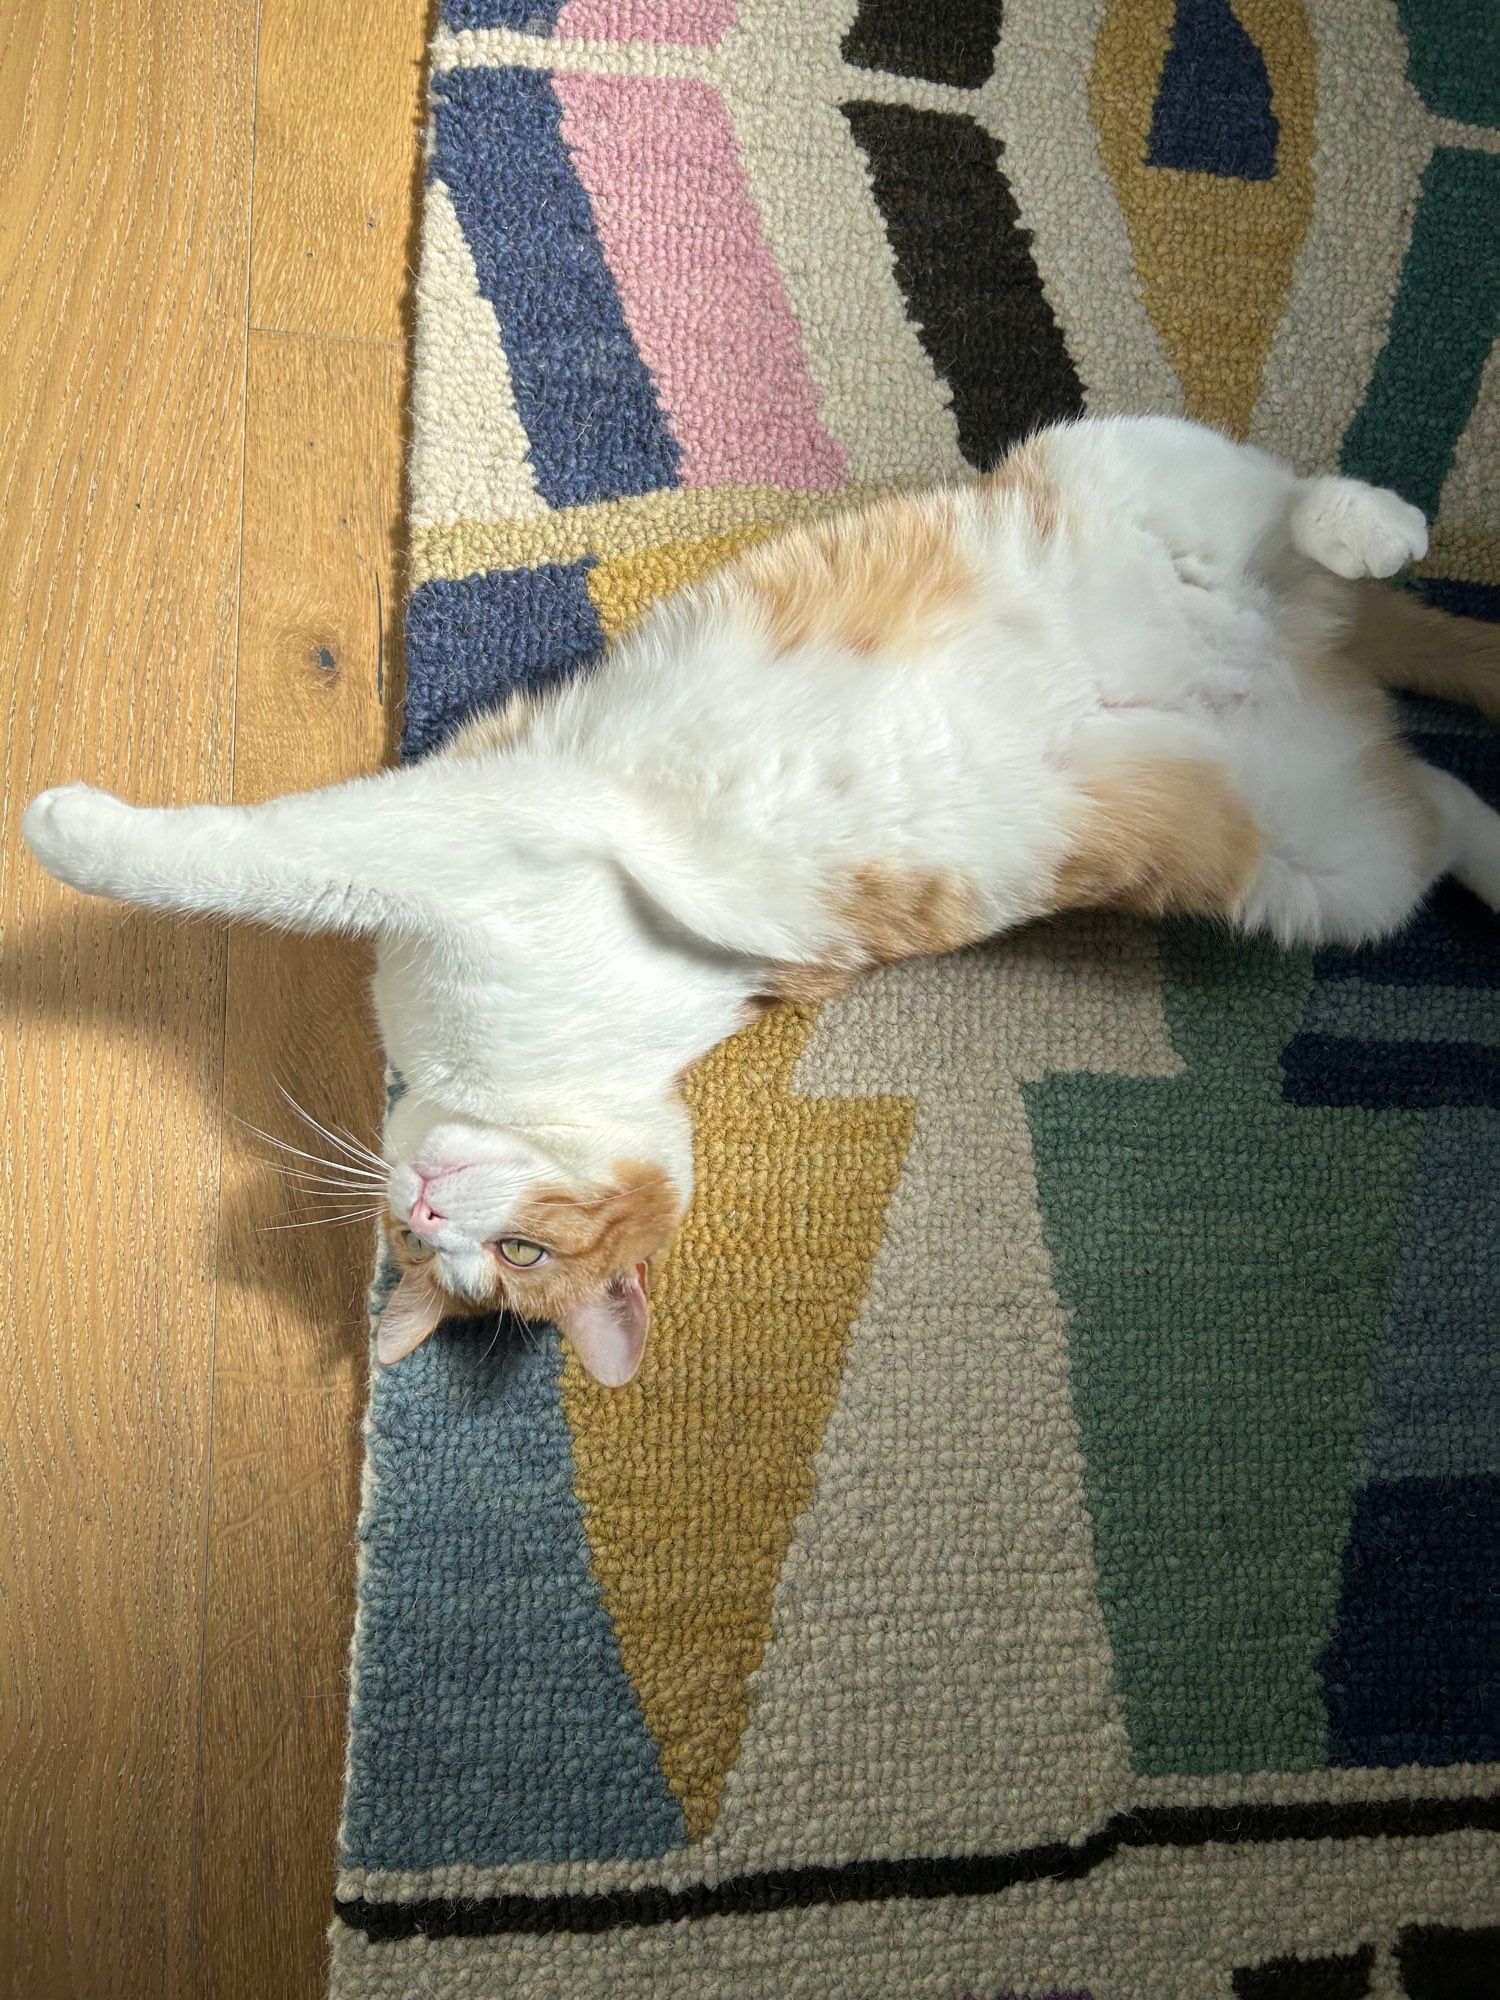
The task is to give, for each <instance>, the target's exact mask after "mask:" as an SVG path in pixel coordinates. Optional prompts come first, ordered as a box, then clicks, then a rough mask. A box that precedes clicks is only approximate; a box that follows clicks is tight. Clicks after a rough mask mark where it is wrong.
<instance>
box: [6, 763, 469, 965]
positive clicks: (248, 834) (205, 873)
mask: <svg viewBox="0 0 1500 2000" xmlns="http://www.w3.org/2000/svg"><path fill="white" fill-rule="evenodd" d="M405 779H406V774H403V773H399V772H392V773H388V774H385V775H384V776H383V777H380V778H367V779H357V780H355V781H354V782H352V783H351V784H348V785H342V786H334V787H332V788H331V789H329V790H327V791H324V792H303V793H298V794H293V795H291V796H290V797H287V798H283V799H269V800H267V801H266V803H265V804H263V805H256V806H209V805H195V806H173V807H167V806H133V805H127V804H126V802H125V801H124V800H123V799H117V798H115V797H114V796H113V795H112V794H111V793H109V792H101V791H96V790H95V789H94V788H93V786H91V785H61V786H58V787H57V788H56V789H54V790H52V791H46V792H42V793H40V794H39V795H38V796H37V797H36V798H35V799H33V800H32V802H31V804H30V806H29V807H28V808H27V810H26V815H25V818H24V819H23V820H22V823H21V830H22V833H23V834H24V836H25V839H26V841H27V844H28V845H29V846H30V848H31V849H32V852H33V853H34V854H35V855H36V857H37V859H38V860H39V861H40V862H41V863H42V865H43V867H45V868H46V869H47V870H48V871H49V872H50V873H51V874H53V875H55V876H57V878H58V879H59V880H60V881H63V882H68V883H71V884H72V885H73V887H74V888H77V889H83V890H85V891H86V892H87V893H89V894H90V895H95V896H117V897H120V898H122V899H123V900H126V901H129V902H133V903H144V904H146V905H147V906H148V907H150V908H152V909H158V910H194V911H201V912H203V913H204V914H206V915H216V916H225V917H256V918H259V919H261V920H262V921H265V922H268V923H272V924H277V925H281V926H283V927H285V928H288V929H293V930H305V931H371V930H376V929H379V928H380V927H381V926H382V925H383V924H386V923H388V922H389V921H390V920H391V918H392V912H393V910H406V911H410V910H411V909H413V908H414V907H415V906H416V903H417V902H418V901H419V900H420V876H421V872H422V870H423V868H424V847H423V837H424V834H425V835H426V838H427V840H428V841H429V843H431V842H432V841H436V843H437V845H438V847H439V848H441V845H442V838H441V826H440V824H433V823H430V822H429V819H428V816H427V815H426V814H425V813H424V812H423V811H422V809H421V807H422V802H421V800H420V799H417V800H415V801H414V802H413V806H414V810H413V809H409V810H408V811H406V812H405V813H403V812H402V810H401V799H402V796H403V782H404V780H405ZM414 877H416V878H417V879H416V880H414V879H413V878H414Z"/></svg>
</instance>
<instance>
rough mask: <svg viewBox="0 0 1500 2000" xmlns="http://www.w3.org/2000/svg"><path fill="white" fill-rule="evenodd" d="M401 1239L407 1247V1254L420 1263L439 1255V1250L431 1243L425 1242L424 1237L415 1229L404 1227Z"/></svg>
mask: <svg viewBox="0 0 1500 2000" xmlns="http://www.w3.org/2000/svg"><path fill="white" fill-rule="evenodd" d="M401 1241H402V1243H403V1244H404V1246H405V1248H406V1254H407V1256H408V1257H410V1258H412V1259H413V1261H414V1262H416V1263H418V1264H425V1263H426V1262H427V1259H428V1258H429V1257H435V1256H436V1255H437V1252H436V1250H434V1249H433V1247H432V1245H431V1244H430V1243H424V1242H423V1240H422V1238H421V1237H420V1236H418V1235H417V1233H416V1231H415V1230H412V1229H403V1230H402V1232H401Z"/></svg>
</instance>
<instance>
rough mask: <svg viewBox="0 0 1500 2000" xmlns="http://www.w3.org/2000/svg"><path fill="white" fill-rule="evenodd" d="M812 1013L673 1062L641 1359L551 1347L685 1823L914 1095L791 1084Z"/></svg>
mask: <svg viewBox="0 0 1500 2000" xmlns="http://www.w3.org/2000/svg"><path fill="white" fill-rule="evenodd" d="M816 1012H817V1010H816V1009H815V1008H811V1007H777V1008H775V1009H773V1010H772V1011H771V1012H770V1013H768V1014H767V1015H766V1016H765V1017H764V1018H763V1019H762V1020H760V1021H758V1022H757V1023H755V1025H754V1026H752V1027H749V1028H746V1029H745V1030H743V1031H742V1032H741V1033H740V1034H738V1035H736V1036H734V1037H733V1039H732V1040H730V1041H728V1042H726V1043H724V1044H723V1045H722V1046H721V1047H720V1048H718V1049H716V1050H715V1051H714V1053H713V1054H712V1055H711V1056H709V1057H708V1058H707V1059H706V1060H705V1061H704V1062H702V1063H701V1064H699V1066H698V1068H697V1069H696V1070H695V1071H694V1073H693V1075H692V1077H691V1078H690V1080H689V1083H688V1089H687V1095H688V1101H689V1103H690V1105H691V1106H692V1109H693V1113H694V1117H695V1120H696V1125H697V1143H696V1157H697V1171H698V1194H697V1196H696V1198H695V1200H694V1202H693V1206H692V1209H691V1211H690V1213H689V1215H688V1218H687V1222H686V1224H685V1226H684V1229H683V1232H682V1235H681V1237H680V1239H679V1241H678V1244H677V1247H676V1249H675V1250H674V1251H673V1253H672V1256H671V1258H670V1259H669V1260H668V1263H667V1265H666V1267H665V1270H664V1272H663V1273H662V1276H661V1279H660V1281H659V1284H658V1286H657V1293H656V1298H655V1300H654V1307H655V1310H654V1313H653V1323H652V1330H651V1338H650V1340H649V1342H648V1343H647V1348H646V1359H645V1363H644V1365H643V1367H642V1369H641V1373H640V1375H639V1376H638V1377H637V1378H636V1380H635V1382H633V1383H632V1384H631V1386H630V1387H629V1388H628V1389H624V1390H618V1389H616V1390H611V1389H600V1388H599V1387H598V1386H597V1385H596V1384H595V1383H592V1382H590V1381H589V1379H588V1377H587V1376H586V1375H585V1374H584V1372H583V1370H582V1369H581V1368H580V1367H579V1366H578V1364H577V1363H576V1361H574V1360H573V1359H572V1358H571V1356H570V1357H569V1359H568V1362H567V1365H566V1368H565V1370H564V1376H563V1407H564V1409H565V1411H566V1413H567V1418H568V1422H569V1424H570V1426H571V1428H572V1433H573V1450H574V1463H575V1468H576V1470H575V1478H576V1483H577V1491H578V1497H579V1501H580V1503H581V1505H582V1508H583V1514H584V1521H585V1525H586V1528H587V1532H588V1537H589V1542H590V1545H591V1547H592V1551H593V1562H594V1572H595V1575H596V1577H597V1578H598V1581H599V1585H600V1588H601V1590H602V1592H603V1595H604V1601H605V1604H606V1606H607V1607H608V1610H609V1613H610V1616H611V1617H612V1619H613V1620H614V1624H615V1629H616V1631H617V1633H618V1635H619V1642H620V1655H621V1659H622V1661H623V1663H624V1667H625V1671H626V1673H627V1674H628V1675H629V1676H630V1680H631V1683H632V1685H633V1686H634V1688H635V1691H636V1694H637V1696H638V1697H639V1699H640V1703H641V1707H642V1710H643V1711H644V1714H645V1719H646V1722H647V1725H648V1727H649V1728H650V1729H651V1732H652V1734H653V1735H654V1737H655V1739H656V1742H657V1745H658V1748H659V1751H660V1755H661V1762H662V1769H663V1771H664V1773H665V1775H666V1778H667V1781H668V1783H669V1784H670V1785H671V1787H672V1789H673V1791H674V1792H675V1793H676V1794H677V1797H678V1798H679V1799H680V1800H681V1802H682V1808H683V1812H684V1815H685V1817H686V1820H687V1826H688V1831H689V1834H690V1835H691V1837H692V1838H693V1839H695V1840H696V1839H701V1838H702V1837H703V1835H704V1834H705V1833H706V1832H707V1831H708V1830H709V1828H710V1827H711V1826H712V1825H713V1822H714V1819H715V1817H716V1816H717V1813H718V1810H719V1796H720V1792H721V1789H722V1786H723V1783H724V1779H725V1776H726V1775H727V1773H728V1771H729V1769H730V1766H731V1765H732V1764H733V1762H734V1759H735V1756H736V1754H737V1752H738V1748H739V1741H740V1737H741V1734H742V1733H743V1731H744V1727H745V1723H746V1721H747V1719H748V1716H749V1710H750V1695H749V1679H750V1675H751V1674H752V1673H753V1672H754V1670H755V1668H756V1666H757V1665H758V1664H759V1662H760V1658H761V1655H762V1653H763V1651H764V1649H765V1646H766V1642H767V1640H768V1639H769V1638H770V1636H771V1600H772V1594H773V1592H774V1590H775V1587H776V1579H777V1576H778V1574H779V1573H780V1570H781V1565H782V1562H783V1560H784V1558H785V1555H786V1551H787V1548H788V1545H789V1544H790V1541H791V1538H792V1530H793V1528H794V1526H795V1524H796V1521H797V1517H798V1515H799V1514H800V1513H801V1512H802V1510H803V1508H804V1507H805V1506H806V1505H807V1502H808V1500H809V1499H810V1498H811V1496H812V1490H813V1462H814V1460H815V1458H816V1456H817V1452H818V1447H819V1445H820V1444H821V1442H822V1438H823V1432H824V1429H825V1427H826V1425H827V1422H828V1418H829V1415H830V1413H831V1412H832V1410H833V1406H834V1402H835V1399H836V1397H837V1395H838V1386H839V1379H840V1376H841V1374H842V1372H843V1365H844V1358H845V1354H846V1352H847V1349H848V1343H849V1330H850V1328H851V1327H852V1326H853V1324H854V1322H855V1320H856V1319H857V1317H858V1315H859V1312H860V1308H861V1306H862V1305H863V1302H864V1297H865V1291H866V1288H867V1286H868V1283H869V1276H870V1268H871V1265H872V1264H873V1262H874V1259H875V1253H876V1251H877V1250H878V1248H879V1246H880V1238H881V1230H882V1227H883V1224H884V1219H885V1211H886V1207H887V1205H888V1203H889V1201H890V1199H891V1196H892V1195H893V1194H894V1192H895V1189H896V1185H897V1182H898V1180H899V1178H900V1174H901V1167H902V1162H903V1161H904V1159H905V1157H906V1150H907V1147H908V1145H909V1144H910V1141H911V1135H912V1128H913V1123H914V1119H915V1115H916V1114H915V1107H914V1105H913V1104H912V1102H911V1101H910V1100H909V1099H906V1098H894V1097H873V1098H864V1099H840V1098H804V1097H798V1096H796V1095H794V1094H793V1091H792V1073H793V1070H794V1068H795V1066H796V1063H797V1058H798V1057H799V1055H800V1054H801V1052H802V1050H803V1048H804V1046H805V1045H806V1042H807V1039H808V1036H809V1035H810V1034H811V1032H812V1027H813V1022H814V1020H815V1019H816Z"/></svg>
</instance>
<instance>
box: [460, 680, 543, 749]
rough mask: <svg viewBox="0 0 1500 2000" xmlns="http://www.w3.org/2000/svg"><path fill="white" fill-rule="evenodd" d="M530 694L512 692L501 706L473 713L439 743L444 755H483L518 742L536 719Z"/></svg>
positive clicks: (508, 747) (534, 706) (534, 704)
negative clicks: (443, 743) (482, 713)
mask: <svg viewBox="0 0 1500 2000" xmlns="http://www.w3.org/2000/svg"><path fill="white" fill-rule="evenodd" d="M536 712H537V710H536V703H535V702H534V701H533V700H532V699H531V697H530V695H525V694H517V695H512V696H511V698H510V700H509V701H508V702H506V704H505V706H504V707H503V708H492V709H490V710H488V711H487V712H486V713H485V714H484V715H476V716H475V717H474V719H473V721H472V722H466V723H465V724H464V726H463V728H462V729H459V730H457V731H455V733H454V734H453V735H452V736H451V737H450V738H449V739H448V741H447V743H446V744H445V745H444V746H443V755H444V756H445V757H483V756H485V755H487V754H488V753H489V752H490V751H492V750H509V749H510V748H511V746H512V745H513V744H515V743H519V742H520V740H521V738H522V737H523V736H524V735H525V734H526V732H527V730H528V729H529V728H530V727H531V725H532V723H533V722H534V721H535V719H536Z"/></svg>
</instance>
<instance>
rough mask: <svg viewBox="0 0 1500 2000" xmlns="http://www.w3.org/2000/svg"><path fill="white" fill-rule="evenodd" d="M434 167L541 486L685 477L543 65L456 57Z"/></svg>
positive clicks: (615, 490)
mask: <svg viewBox="0 0 1500 2000" xmlns="http://www.w3.org/2000/svg"><path fill="white" fill-rule="evenodd" d="M432 109H433V153H432V161H431V172H432V173H433V175H434V176H435V177H436V178H437V179H438V180H440V181H442V182H443V183H444V185H445V186H446V187H447V189H448V192H449V194H450V196H451V197H452V200H453V207H454V211H455V213H456V214H457V216H458V220H459V224H460V226H461V228H462V229H463V232H464V236H465V238H466V239H467V241H468V245H469V249H470V251H471V252H472V254H473V258H474V267H475V270H476V271H477V272H478V274H479V289H480V291H481V292H483V294H484V296H485V297H486V298H487V299H488V300H489V302H490V304H491V305H492V306H493V307H494V309H495V318H496V321H497V322H498V324H499V328H500V340H501V344H502V346H503V347H504V349H505V356H506V360H507V361H508V363H509V364H510V377H511V387H512V390H513V392H514V394H515V399H516V410H517V412H518V414H519V416H520V419H521V425H522V428H523V429H524V430H525V432H526V436H527V439H528V441H529V444H530V447H531V449H530V454H529V456H530V460H531V465H532V469H533V471H534V473H535V475H536V483H537V491H538V492H539V493H540V494H541V496H542V498H543V499H544V500H545V501H546V502H547V504H548V506H549V507H581V506H586V505H588V504H589V503H590V502H592V501H596V500H617V499H619V498H620V497H621V496H622V495H623V494H627V493H651V492H655V491H656V490H657V489H658V488H660V487H664V486H675V485H676V483H677V472H678V467H679V465H680V464H681V460H682V454H681V452H680V450H679V448H678V444H677V440H676V438H675V437H674V436H673V435H672V431H671V427H670V426H669V424H668V422H667V418H666V415H665V413H664V412H663V410H662V408H661V405H660V403H659V402H658V401H657V396H656V389H655V385H654V383H653V382H652V379H651V374H650V371H649V370H648V369H647V367H646V364H645V363H644V362H643V361H642V359H641V357H640V354H639V352H638V351H637V348H636V345H635V341H634V339H633V338H632V337H631V332H630V328H629V326H628V325H627V323H626V319H625V309H624V307H623V306H622V305H621V303H620V295H619V292H618V291H617V289H616V287H615V281H614V279H613V278H612V277H611V275H610V272H609V267H608V265H607V264H606V263H605V261H604V252H603V249H602V248H601V246H600V243H599V238H598V235H597V232H596V231H595V228H594V214H593V210H592V208H591V207H590V206H589V199H588V196H587V194H586V193H585V192H584V189H583V186H582V184H581V183H580V181H579V179H578V176H577V174H576V173H575V171H574V168H573V161H572V156H571V155H570V154H569V152H568V149H567V147H566V145H565V144H564V143H563V136H562V106H561V105H560V104H559V103H558V101H557V94H556V92H555V91H554V90H553V88H552V84H551V81H550V79H549V78H548V77H546V76H545V75H543V74H542V73H541V72H540V71H538V70H532V69H518V68H504V69H485V68H479V69H456V70H450V71H449V72H448V73H447V74H446V75H445V76H442V77H440V78H439V79H438V80H437V81H436V82H435V83H434V85H433V91H432Z"/></svg>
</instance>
